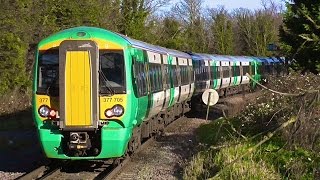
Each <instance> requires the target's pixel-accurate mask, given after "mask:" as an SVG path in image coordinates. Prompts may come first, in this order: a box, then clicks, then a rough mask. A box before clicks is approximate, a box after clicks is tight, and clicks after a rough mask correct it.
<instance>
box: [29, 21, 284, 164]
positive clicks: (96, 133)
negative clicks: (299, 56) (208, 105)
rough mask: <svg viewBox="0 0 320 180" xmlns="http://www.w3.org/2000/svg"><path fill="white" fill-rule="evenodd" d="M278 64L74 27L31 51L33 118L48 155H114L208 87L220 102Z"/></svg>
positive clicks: (275, 71) (274, 71)
mask: <svg viewBox="0 0 320 180" xmlns="http://www.w3.org/2000/svg"><path fill="white" fill-rule="evenodd" d="M284 65H285V63H284V60H283V59H281V58H275V57H250V56H226V55H213V54H201V53H193V52H182V51H177V50H173V49H168V48H164V47H160V46H156V45H152V44H148V43H145V42H142V41H138V40H134V39H132V38H129V37H127V36H125V35H122V34H118V33H115V32H111V31H108V30H105V29H102V28H96V27H85V26H81V27H74V28H70V29H66V30H63V31H60V32H58V33H55V34H53V35H51V36H49V37H47V38H45V39H43V40H41V41H40V42H39V44H38V46H37V49H36V54H35V65H34V80H33V102H32V104H33V119H34V122H35V126H36V129H37V132H38V135H39V140H40V144H41V147H42V149H43V152H44V154H45V156H46V157H47V158H50V159H60V160H61V159H63V160H95V159H112V158H119V157H123V156H124V155H126V154H132V153H134V152H135V151H136V150H137V149H138V148H139V147H140V145H141V143H143V142H144V141H145V140H146V139H148V138H149V137H151V136H152V135H155V134H159V133H161V132H162V131H163V130H164V128H165V126H166V125H168V124H169V123H171V122H172V121H174V120H175V119H176V118H178V117H180V116H182V115H183V114H185V113H186V112H189V111H190V110H192V109H193V107H196V104H201V103H203V102H201V100H200V99H201V95H202V94H203V92H204V91H205V90H206V89H214V90H216V91H217V92H218V94H219V96H221V97H225V96H230V95H234V94H237V93H239V92H244V91H250V90H253V89H254V88H255V86H256V82H260V81H262V80H263V79H266V78H267V77H268V76H270V75H280V74H281V73H283V70H281V67H284ZM246 73H248V74H249V75H250V76H251V78H252V79H250V78H249V77H248V76H246V75H247V74H246Z"/></svg>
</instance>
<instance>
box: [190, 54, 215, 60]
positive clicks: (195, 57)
mask: <svg viewBox="0 0 320 180" xmlns="http://www.w3.org/2000/svg"><path fill="white" fill-rule="evenodd" d="M191 57H192V60H195V61H203V60H210V59H211V58H210V56H208V55H207V54H200V53H192V54H191Z"/></svg>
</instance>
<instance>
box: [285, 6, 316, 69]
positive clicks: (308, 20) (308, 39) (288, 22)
mask: <svg viewBox="0 0 320 180" xmlns="http://www.w3.org/2000/svg"><path fill="white" fill-rule="evenodd" d="M291 2H292V3H287V11H286V12H285V14H284V25H283V26H282V27H281V29H280V36H281V41H282V43H283V45H282V47H283V50H284V51H285V52H286V53H288V55H289V57H291V58H292V59H294V60H295V65H296V68H297V69H301V70H302V71H303V72H305V71H311V72H313V73H319V72H320V58H319V57H320V37H319V36H320V1H311V0H306V1H300V0H292V1H291Z"/></svg>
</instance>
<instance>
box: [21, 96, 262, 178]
mask: <svg viewBox="0 0 320 180" xmlns="http://www.w3.org/2000/svg"><path fill="white" fill-rule="evenodd" d="M259 93H260V91H257V92H254V93H248V94H246V95H245V96H246V98H244V99H246V100H245V101H244V99H242V98H243V97H244V95H243V94H238V95H235V96H233V97H228V98H224V99H221V100H220V104H218V105H216V106H215V108H212V109H211V112H213V113H215V114H220V115H221V113H219V112H217V111H222V110H223V111H225V110H226V109H229V110H227V112H228V111H230V110H231V111H234V113H237V112H239V111H240V109H239V106H243V104H246V103H249V102H250V101H251V100H252V99H255V97H256V96H257V94H259ZM241 99H242V100H241ZM231 102H236V103H235V104H230V103H231ZM227 115H230V116H232V115H234V114H233V113H231V114H230V113H228V114H227ZM182 118H185V116H182V117H180V118H177V119H176V120H175V121H177V120H179V119H182ZM173 122H174V121H173ZM170 125H172V123H170V124H168V125H167V126H166V127H165V129H168V128H169V127H170ZM155 137H156V135H154V136H152V137H151V138H149V139H147V140H146V141H145V142H144V143H142V144H141V146H140V147H139V148H138V149H137V150H136V151H135V152H134V153H133V154H132V155H130V156H129V155H127V156H126V157H125V158H121V159H120V158H118V159H115V160H112V159H109V160H106V161H103V160H96V161H54V162H52V163H50V164H47V165H44V166H41V167H39V168H37V169H35V170H33V171H32V172H29V173H27V174H25V175H23V176H21V177H19V178H18V179H21V180H30V179H37V180H40V179H49V180H50V179H55V180H57V179H58V180H59V179H94V180H102V179H113V178H115V177H117V175H118V174H119V173H120V172H121V171H122V170H123V168H124V167H126V165H127V164H128V163H129V162H130V161H131V159H132V158H133V157H135V156H136V155H137V154H138V152H140V151H142V150H144V149H146V148H147V147H148V146H149V145H150V144H151V143H152V142H153V141H154V139H155Z"/></svg>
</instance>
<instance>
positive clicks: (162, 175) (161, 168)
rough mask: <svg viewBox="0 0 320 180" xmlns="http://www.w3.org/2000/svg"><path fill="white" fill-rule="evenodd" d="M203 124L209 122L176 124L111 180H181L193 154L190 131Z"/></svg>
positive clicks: (191, 120) (182, 120)
mask: <svg viewBox="0 0 320 180" xmlns="http://www.w3.org/2000/svg"><path fill="white" fill-rule="evenodd" d="M206 123H209V121H206V120H203V119H197V118H192V117H189V118H188V117H184V118H180V119H178V120H176V121H175V122H173V123H172V124H170V125H169V127H168V128H167V129H166V131H165V132H164V134H163V136H161V137H158V138H157V139H156V140H155V141H154V143H152V144H150V146H149V147H148V148H147V149H145V150H144V151H141V152H139V153H138V154H137V155H136V156H135V157H133V158H132V160H131V162H129V164H128V165H127V166H126V167H125V168H124V169H123V170H122V172H121V173H119V175H118V176H116V177H115V178H114V179H124V180H125V179H181V178H182V175H183V168H184V167H185V166H186V164H187V163H188V161H189V160H190V158H191V157H192V155H194V154H195V153H196V152H197V147H198V143H197V140H196V138H195V135H194V133H195V132H194V131H195V129H196V128H197V127H199V126H200V125H201V124H206Z"/></svg>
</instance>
